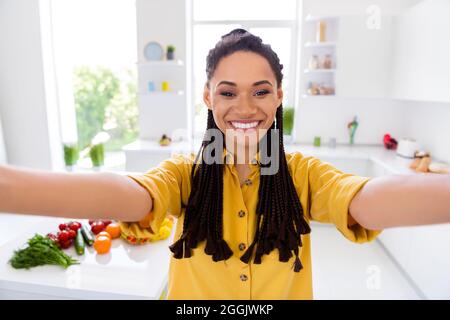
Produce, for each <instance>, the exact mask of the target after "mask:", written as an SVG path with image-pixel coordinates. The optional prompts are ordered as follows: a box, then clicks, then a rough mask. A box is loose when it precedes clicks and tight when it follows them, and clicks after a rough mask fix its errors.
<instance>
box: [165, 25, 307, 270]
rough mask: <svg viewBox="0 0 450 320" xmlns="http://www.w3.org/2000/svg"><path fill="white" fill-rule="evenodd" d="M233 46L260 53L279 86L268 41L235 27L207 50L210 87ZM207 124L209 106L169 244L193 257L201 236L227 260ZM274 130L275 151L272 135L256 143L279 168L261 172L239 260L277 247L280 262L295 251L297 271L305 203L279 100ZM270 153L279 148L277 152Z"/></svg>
mask: <svg viewBox="0 0 450 320" xmlns="http://www.w3.org/2000/svg"><path fill="white" fill-rule="evenodd" d="M237 51H251V52H254V53H257V54H259V55H260V56H262V57H264V58H265V59H266V60H267V62H268V63H269V64H270V67H271V69H272V71H273V72H274V75H275V77H276V80H277V86H278V87H281V84H282V79H283V74H282V69H283V65H282V64H281V63H280V60H279V58H278V56H277V54H276V53H275V52H274V51H273V50H272V48H271V47H270V46H269V45H266V44H263V43H262V40H261V38H259V37H257V36H254V35H252V34H251V33H249V32H248V31H246V30H243V29H235V30H233V31H231V32H230V33H228V34H226V35H224V36H223V37H222V39H221V40H220V41H219V42H218V43H217V45H216V46H215V47H214V48H213V49H211V50H210V52H209V54H208V57H207V61H206V75H207V83H206V84H207V85H208V86H209V81H210V80H211V78H212V76H213V74H214V71H215V70H216V68H217V65H218V64H219V62H220V60H221V59H222V58H224V57H226V56H228V55H230V54H232V53H234V52H237ZM209 129H218V127H217V125H216V123H215V121H214V117H213V113H212V111H211V110H208V120H207V131H206V133H205V136H204V138H203V141H202V145H201V147H200V150H199V151H198V153H197V156H196V158H195V161H194V164H193V166H192V170H191V193H190V195H189V200H188V204H187V205H186V210H185V215H184V223H183V232H182V234H181V236H180V238H179V239H178V240H177V241H176V242H175V243H174V244H172V245H171V246H170V250H171V251H172V252H173V256H174V258H176V259H181V258H189V257H191V255H192V252H191V249H194V248H196V247H197V245H198V243H200V242H202V241H206V243H205V249H204V252H205V253H206V254H207V255H211V256H212V260H213V261H222V260H227V259H228V258H230V257H231V256H232V255H233V252H232V251H231V249H230V247H229V246H228V244H227V243H226V242H225V240H224V239H223V196H224V195H223V174H224V165H223V162H221V163H215V162H214V163H212V164H208V163H205V161H204V159H205V158H204V156H205V148H206V147H207V146H209V145H210V144H211V143H213V142H214V140H211V139H208V130H209ZM272 130H278V134H279V135H278V141H277V143H278V146H279V148H278V151H276V150H272V149H271V144H272V140H271V139H272V137H271V134H266V135H265V137H263V138H262V140H261V141H260V142H264V143H266V144H267V149H268V150H267V151H268V156H269V157H271V158H274V157H277V159H278V161H279V167H278V171H277V172H276V173H275V174H269V175H261V174H260V184H259V190H258V204H257V208H256V214H257V217H256V219H257V221H256V231H255V235H254V239H253V241H252V243H251V244H250V246H249V247H248V248H247V250H246V251H245V252H244V254H243V255H242V256H241V258H240V259H241V261H243V262H245V263H249V262H250V260H251V259H252V256H253V254H254V258H253V263H255V264H259V263H261V258H262V256H263V255H265V254H266V255H267V254H269V253H270V252H272V251H273V250H274V249H278V253H279V260H280V261H282V262H287V261H289V259H290V258H291V257H292V256H293V255H294V256H295V261H294V265H293V268H294V271H295V272H299V271H300V270H301V269H302V264H301V261H300V258H299V247H301V246H302V240H301V236H302V235H304V234H307V233H309V232H310V231H311V230H310V228H309V225H308V223H307V222H306V220H305V218H304V216H303V208H302V206H301V203H300V200H299V197H298V194H297V191H296V189H295V186H294V183H293V180H292V177H291V175H290V173H289V169H288V164H287V161H286V154H285V151H284V142H283V107H282V105H280V106H279V107H278V109H277V111H276V117H275V121H274V123H273V124H272V126H271V127H270V129H269V130H268V132H267V133H270V132H272ZM222 138H223V142H224V144H223V148H219V150H218V151H217V149H214V151H213V152H220V153H221V154H220V155H216V154H215V156H220V158H221V159H224V156H223V149H224V148H225V138H224V135H223V133H222ZM210 140H211V141H210ZM273 152H278V153H277V154H276V155H275V154H273ZM262 156H265V155H262ZM199 159H200V161H199ZM270 165H271V163H267V161H263V163H260V168H266V167H269V166H270ZM227 200H231V199H227Z"/></svg>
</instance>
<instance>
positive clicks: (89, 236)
mask: <svg viewBox="0 0 450 320" xmlns="http://www.w3.org/2000/svg"><path fill="white" fill-rule="evenodd" d="M81 233H82V234H83V238H84V241H85V242H86V244H87V245H88V246H92V245H93V244H94V241H95V237H94V235H93V233H92V231H91V230H89V227H87V226H86V225H84V224H81Z"/></svg>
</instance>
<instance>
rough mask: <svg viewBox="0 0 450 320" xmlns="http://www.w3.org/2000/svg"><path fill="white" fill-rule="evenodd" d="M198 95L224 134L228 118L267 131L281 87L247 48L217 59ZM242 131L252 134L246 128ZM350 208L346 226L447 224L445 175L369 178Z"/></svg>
mask: <svg viewBox="0 0 450 320" xmlns="http://www.w3.org/2000/svg"><path fill="white" fill-rule="evenodd" d="M266 81H267V82H266ZM255 84H256V85H255ZM203 98H204V102H205V103H206V105H207V107H208V109H210V110H212V111H213V114H214V120H215V122H216V124H217V126H218V127H219V129H220V130H221V131H222V132H224V133H225V135H226V132H227V130H236V128H235V127H233V125H232V124H231V123H230V122H231V121H238V120H250V121H252V120H255V121H259V122H258V126H257V127H256V128H257V129H258V128H261V129H266V130H267V129H269V128H270V126H271V125H272V122H273V120H274V118H275V113H276V109H277V107H278V106H279V105H280V104H281V102H282V100H283V91H282V89H281V88H280V87H279V86H277V83H276V78H275V74H274V72H273V71H272V69H271V67H270V65H269V63H268V62H267V60H266V59H265V58H263V57H261V56H260V55H258V54H256V53H252V52H235V53H233V54H231V55H229V56H227V57H225V58H223V59H222V60H221V61H220V62H219V64H218V66H217V68H216V70H215V72H214V75H213V77H212V78H211V80H210V82H209V83H208V84H207V85H206V86H205V90H204V94H203ZM241 134H244V135H249V136H250V135H255V133H253V132H246V131H245V132H241ZM259 138H261V137H260V136H258V137H257V140H256V141H259ZM254 141H255V140H254ZM250 149H251V145H249V144H247V143H246V144H245V147H244V150H246V154H249V157H246V162H245V163H243V164H235V166H236V171H237V172H238V175H239V180H240V182H241V184H242V183H243V181H244V180H245V179H246V178H247V176H248V174H249V173H250V167H249V164H248V163H249V161H250V159H251V156H252V152H250V151H248V150H250ZM236 150H239V148H236ZM236 150H234V152H236ZM349 211H350V212H349V225H350V226H351V225H354V224H356V223H359V224H360V225H362V226H364V227H366V228H367V229H374V230H379V229H384V228H389V227H398V226H409V225H424V224H436V223H448V222H450V176H449V175H433V174H422V175H407V176H406V175H393V176H384V177H378V178H373V179H371V180H370V181H369V182H368V183H367V184H366V185H365V186H364V187H363V188H362V189H361V190H360V192H359V193H358V194H357V195H356V196H355V197H354V199H353V200H352V202H351V204H350V210H349ZM425 213H426V214H425Z"/></svg>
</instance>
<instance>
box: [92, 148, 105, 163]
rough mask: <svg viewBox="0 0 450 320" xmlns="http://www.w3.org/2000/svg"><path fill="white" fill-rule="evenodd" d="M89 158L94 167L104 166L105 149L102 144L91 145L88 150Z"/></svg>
mask: <svg viewBox="0 0 450 320" xmlns="http://www.w3.org/2000/svg"><path fill="white" fill-rule="evenodd" d="M89 157H90V158H91V161H92V165H93V166H94V167H100V166H102V165H104V164H105V147H104V145H103V143H100V144H96V145H93V146H92V147H91V149H90V150H89Z"/></svg>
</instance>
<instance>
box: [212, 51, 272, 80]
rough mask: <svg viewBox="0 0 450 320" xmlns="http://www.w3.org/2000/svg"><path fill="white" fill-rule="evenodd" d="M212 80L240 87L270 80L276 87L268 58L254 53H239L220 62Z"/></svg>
mask: <svg viewBox="0 0 450 320" xmlns="http://www.w3.org/2000/svg"><path fill="white" fill-rule="evenodd" d="M211 80H212V81H213V82H215V83H220V82H221V81H230V82H233V83H236V84H237V85H238V86H239V85H252V84H253V83H255V82H258V81H261V80H268V81H269V82H270V83H272V84H273V85H275V74H274V73H273V71H272V68H271V67H270V64H269V62H268V61H267V60H266V58H264V57H262V56H260V55H259V54H256V53H253V52H244V51H239V52H235V53H232V54H231V55H229V56H226V57H224V58H222V59H221V60H220V62H219V64H218V65H217V68H216V70H215V72H214V75H213V77H212V79H211Z"/></svg>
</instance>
